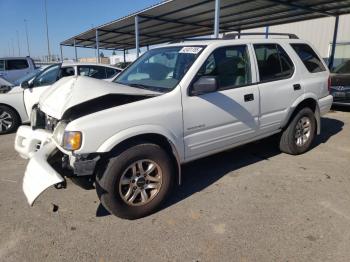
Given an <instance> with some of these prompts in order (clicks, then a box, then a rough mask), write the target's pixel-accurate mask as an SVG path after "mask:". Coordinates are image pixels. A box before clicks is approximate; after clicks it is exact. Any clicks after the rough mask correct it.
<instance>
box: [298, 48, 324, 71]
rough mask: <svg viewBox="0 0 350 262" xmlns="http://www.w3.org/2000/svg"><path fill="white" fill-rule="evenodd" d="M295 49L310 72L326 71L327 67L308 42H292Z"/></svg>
mask: <svg viewBox="0 0 350 262" xmlns="http://www.w3.org/2000/svg"><path fill="white" fill-rule="evenodd" d="M291 46H292V47H293V49H294V51H295V52H296V53H297V54H298V56H299V57H300V59H301V61H303V63H304V65H305V67H306V68H307V70H308V71H309V72H310V73H319V72H322V71H326V68H325V67H324V65H323V64H322V62H321V59H320V58H319V57H318V56H317V54H316V53H315V51H314V50H313V49H312V48H311V47H310V46H309V45H307V44H291Z"/></svg>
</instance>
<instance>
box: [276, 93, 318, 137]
mask: <svg viewBox="0 0 350 262" xmlns="http://www.w3.org/2000/svg"><path fill="white" fill-rule="evenodd" d="M306 99H312V100H314V101H315V102H316V108H315V118H316V125H317V130H316V132H317V135H319V134H320V133H321V113H320V107H319V104H318V98H317V96H316V95H315V94H313V93H304V94H303V95H301V96H299V97H298V98H297V99H296V100H295V101H294V103H293V104H292V105H291V107H290V108H289V110H288V113H287V117H286V119H285V121H284V122H283V124H282V128H285V127H286V126H287V125H288V123H289V122H290V120H291V117H292V116H293V114H294V112H295V110H296V109H297V108H298V106H299V105H300V104H301V103H302V102H303V101H305V100H306Z"/></svg>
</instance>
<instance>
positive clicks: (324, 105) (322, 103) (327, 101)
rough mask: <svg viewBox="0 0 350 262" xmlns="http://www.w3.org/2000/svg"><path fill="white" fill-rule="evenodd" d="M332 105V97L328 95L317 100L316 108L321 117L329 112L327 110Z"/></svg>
mask: <svg viewBox="0 0 350 262" xmlns="http://www.w3.org/2000/svg"><path fill="white" fill-rule="evenodd" d="M332 103H333V96H332V95H328V96H326V97H323V98H321V99H319V100H318V106H319V108H320V114H321V116H323V115H325V114H327V113H328V112H329V110H330V109H331V106H332Z"/></svg>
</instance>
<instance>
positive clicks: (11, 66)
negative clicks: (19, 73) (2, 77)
mask: <svg viewBox="0 0 350 262" xmlns="http://www.w3.org/2000/svg"><path fill="white" fill-rule="evenodd" d="M28 67H29V65H28V61H27V60H25V59H16V60H7V61H6V70H20V69H26V68H28Z"/></svg>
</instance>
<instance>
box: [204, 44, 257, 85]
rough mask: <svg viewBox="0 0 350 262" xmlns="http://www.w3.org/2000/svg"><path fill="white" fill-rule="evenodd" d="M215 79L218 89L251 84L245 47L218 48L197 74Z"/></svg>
mask: <svg viewBox="0 0 350 262" xmlns="http://www.w3.org/2000/svg"><path fill="white" fill-rule="evenodd" d="M202 76H212V77H215V78H216V80H217V84H218V89H219V90H220V89H221V90H223V89H229V88H235V87H239V86H244V85H248V84H251V83H252V77H251V70H250V60H249V54H248V49H247V46H246V45H240V46H229V47H220V48H218V49H216V50H215V51H214V52H213V53H212V54H211V55H210V56H209V57H208V59H207V60H206V61H205V62H204V64H203V66H202V67H201V69H200V70H199V71H198V73H197V78H199V77H202Z"/></svg>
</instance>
